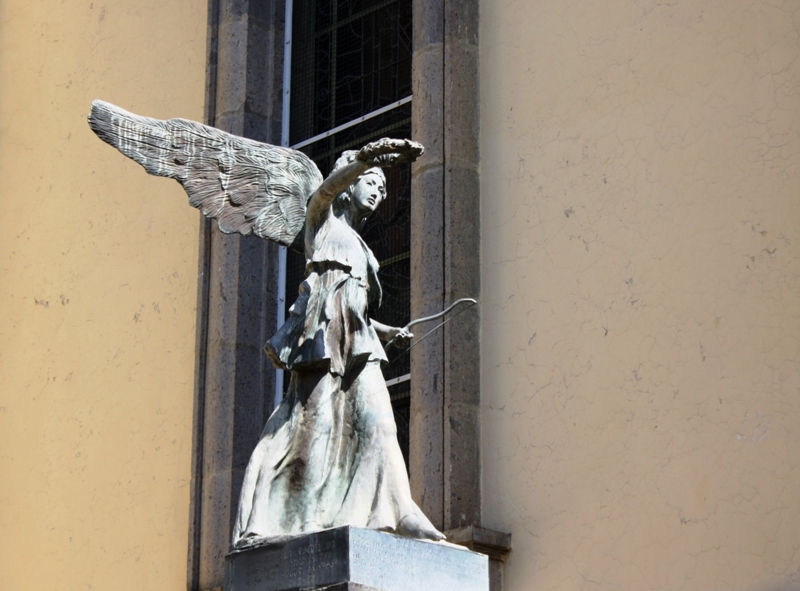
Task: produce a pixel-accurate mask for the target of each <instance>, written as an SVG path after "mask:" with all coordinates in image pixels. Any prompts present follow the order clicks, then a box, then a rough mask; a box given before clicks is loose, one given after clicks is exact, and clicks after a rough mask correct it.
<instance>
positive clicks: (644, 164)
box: [480, 0, 800, 591]
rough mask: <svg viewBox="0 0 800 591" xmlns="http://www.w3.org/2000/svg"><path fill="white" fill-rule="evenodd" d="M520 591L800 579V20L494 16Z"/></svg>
mask: <svg viewBox="0 0 800 591" xmlns="http://www.w3.org/2000/svg"><path fill="white" fill-rule="evenodd" d="M481 10H482V12H481V31H480V35H481V113H482V116H481V137H482V139H481V152H482V171H481V192H482V196H483V197H482V199H483V201H482V211H481V215H482V233H483V234H482V257H483V258H482V285H483V306H482V318H483V331H482V337H481V338H482V363H483V374H482V375H483V377H482V380H483V381H482V392H483V397H484V407H483V422H482V446H483V483H482V486H483V502H484V507H483V510H484V514H485V518H486V525H487V526H489V527H493V528H496V529H501V530H507V531H511V532H512V533H513V536H514V543H513V545H514V550H513V554H512V556H511V559H510V562H509V564H508V570H507V583H508V586H507V589H509V590H510V591H523V590H527V589H530V590H536V591H547V590H551V589H553V590H554V589H558V590H559V591H568V590H573V589H582V590H583V589H609V590H610V589H615V590H631V591H633V590H636V591H640V590H642V589H686V590H712V589H714V590H717V589H719V590H735V589H741V590H752V591H761V590H777V589H793V590H796V589H798V588H800V502H798V499H799V498H800V497H799V496H798V495H799V494H800V492H799V491H800V428H798V426H799V425H800V392H799V390H800V371H798V369H799V368H798V357H799V354H800V340H799V339H800V115H799V114H800V93H798V88H800V39H798V31H799V30H800V3H798V2H796V1H784V2H781V1H778V2H765V1H760V0H757V1H755V2H753V1H751V0H747V1H744V0H709V1H704V2H697V1H694V0H678V1H676V2H671V3H661V2H655V1H642V2H607V1H600V0H596V1H590V0H587V1H584V2H577V3H564V2H561V1H556V0H542V1H538V0H537V1H535V2H533V1H530V0H504V1H502V2H482V3H481Z"/></svg>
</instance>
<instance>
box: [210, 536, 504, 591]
mask: <svg viewBox="0 0 800 591" xmlns="http://www.w3.org/2000/svg"><path fill="white" fill-rule="evenodd" d="M225 566H226V572H225V590H226V591H311V590H315V591H316V590H319V591H321V590H325V591H434V590H440V589H441V590H449V589H453V590H457V591H488V589H489V565H488V558H487V557H486V556H484V555H483V554H478V553H476V552H471V551H469V550H467V549H461V548H458V547H453V546H451V545H446V544H437V543H431V542H423V541H420V540H412V539H410V538H404V537H401V536H395V535H392V534H387V533H384V532H379V531H374V530H370V529H362V528H358V527H338V528H336V529H328V530H324V531H321V532H315V533H312V534H304V535H300V536H293V537H287V538H279V539H276V540H267V541H266V542H265V543H264V544H261V545H258V546H254V547H250V548H246V549H243V550H235V551H233V552H231V553H230V554H229V555H228V556H227V558H226V565H225Z"/></svg>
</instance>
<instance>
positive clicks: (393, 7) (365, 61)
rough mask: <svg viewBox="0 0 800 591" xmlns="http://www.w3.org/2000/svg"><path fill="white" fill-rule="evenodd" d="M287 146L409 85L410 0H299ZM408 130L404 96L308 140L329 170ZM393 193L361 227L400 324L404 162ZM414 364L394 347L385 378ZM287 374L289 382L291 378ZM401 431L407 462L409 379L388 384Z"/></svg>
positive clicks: (295, 283) (389, 172) (292, 267)
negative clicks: (348, 155) (348, 154)
mask: <svg viewBox="0 0 800 591" xmlns="http://www.w3.org/2000/svg"><path fill="white" fill-rule="evenodd" d="M293 13H294V16H293V33H292V36H293V40H292V45H293V50H292V89H291V97H292V98H291V109H290V112H291V117H290V145H295V144H298V143H301V142H305V141H308V140H309V139H311V138H314V137H316V136H318V135H321V134H326V133H328V132H330V131H331V130H333V129H335V128H337V127H339V126H342V125H345V124H348V123H351V122H354V121H356V120H359V119H360V118H362V117H364V116H365V115H370V114H372V113H373V112H374V111H375V110H377V109H380V108H382V107H385V106H387V105H391V104H392V103H394V102H396V101H398V100H400V99H404V98H406V97H408V96H409V95H410V94H411V1H410V0H384V1H377V2H376V1H368V0H294V8H293ZM410 136H411V104H410V103H406V104H404V105H401V106H399V107H396V108H393V109H391V110H389V111H387V112H385V113H382V114H379V115H377V116H370V117H369V118H367V119H366V120H364V121H361V122H360V123H357V124H355V125H350V126H348V127H347V128H346V129H343V130H341V131H339V132H338V133H334V134H332V135H327V136H326V137H322V138H320V139H317V140H315V141H313V142H312V143H309V144H307V145H305V146H303V147H302V148H300V149H301V150H302V151H303V152H305V153H306V154H307V155H308V156H309V157H310V158H311V159H312V160H314V162H316V164H317V166H318V167H319V169H320V171H321V172H322V174H323V175H325V176H327V174H328V173H329V172H330V171H331V170H332V168H333V165H334V163H335V162H336V159H337V158H338V157H339V155H340V154H341V153H342V152H343V151H344V150H352V149H359V148H361V147H362V146H364V145H365V144H367V143H369V142H370V141H373V140H376V139H379V138H382V137H393V138H398V139H406V138H410ZM384 172H385V173H386V183H387V187H386V188H387V195H386V199H385V200H384V201H383V203H381V206H380V207H379V209H378V211H377V212H375V214H373V215H372V216H371V217H370V218H369V219H368V220H367V221H366V223H365V224H364V227H363V228H361V230H360V232H361V235H362V236H363V237H364V240H365V241H366V243H367V244H368V245H369V247H370V248H371V249H372V251H373V252H374V253H375V256H376V258H377V259H378V261H379V263H380V267H381V268H380V272H379V275H378V277H379V280H380V282H381V286H382V288H383V304H382V305H381V306H380V308H377V307H376V308H373V309H371V310H370V317H371V318H374V319H376V320H378V321H380V322H382V323H384V324H388V325H390V326H404V325H405V324H407V323H408V322H409V319H410V318H409V317H410V301H409V297H410V260H409V251H410V242H411V229H410V211H411V208H410V197H411V173H410V168H409V166H408V165H401V166H398V167H395V168H391V169H386V170H385V171H384ZM302 240H303V237H302V235H301V236H300V237H298V240H296V241H295V244H294V246H293V247H292V248H290V249H289V252H288V256H287V274H286V296H287V297H286V302H287V310H286V314H287V317H288V313H289V312H288V308H289V306H290V305H291V304H292V303H293V302H294V299H295V297H296V294H297V289H298V287H299V285H300V283H301V282H302V280H303V278H304V277H305V257H304V253H303V247H302V244H303V242H302ZM409 371H410V364H409V357H408V355H407V354H403V353H402V352H400V351H399V350H397V349H394V350H392V351H390V353H389V365H388V366H386V367H384V376H385V377H386V379H387V380H391V379H393V378H398V377H400V376H403V375H405V374H408V373H409ZM288 382H289V380H288V376H287V379H285V380H284V384H285V385H287V386H288ZM389 391H390V395H391V398H392V406H393V408H394V411H395V421H396V422H397V430H398V440H399V442H400V447H401V449H402V451H403V455H404V457H405V458H406V465H408V437H409V432H408V423H409V412H410V408H409V406H410V390H409V382H407V381H406V382H401V383H398V384H395V385H393V386H390V387H389Z"/></svg>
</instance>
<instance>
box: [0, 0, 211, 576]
mask: <svg viewBox="0 0 800 591" xmlns="http://www.w3.org/2000/svg"><path fill="white" fill-rule="evenodd" d="M205 45H206V5H205V2H192V1H188V0H173V1H170V2H163V1H162V2H156V1H152V0H137V1H136V2H127V1H122V0H114V1H94V2H90V1H87V0H76V1H72V0H71V1H69V2H40V1H34V2H31V1H30V0H3V1H2V2H0V202H1V203H2V207H1V208H0V211H2V213H1V214H0V311H2V314H0V506H1V507H2V509H0V587H2V588H3V589H9V590H16V589H25V590H31V589H42V590H50V589H70V590H72V589H98V590H99V589H103V590H108V589H114V590H124V589H136V590H142V589H158V590H160V591H163V590H168V589H175V590H183V589H185V586H186V561H187V539H188V519H189V515H188V503H189V478H190V454H191V421H192V392H193V372H194V347H195V309H196V289H197V287H196V286H197V255H198V215H199V214H198V213H197V212H196V211H194V210H192V209H191V208H189V207H188V206H187V204H186V197H185V194H184V193H183V192H182V190H181V189H180V186H179V185H178V184H177V183H174V182H173V181H170V180H166V179H156V178H153V177H148V176H147V175H146V174H145V172H144V170H143V169H142V168H140V167H139V166H138V165H136V164H135V163H133V162H132V161H129V160H127V159H126V158H125V157H123V156H122V155H120V154H119V153H118V152H116V151H115V150H113V149H112V148H111V147H109V146H107V145H106V144H104V143H102V142H101V141H100V140H99V139H97V138H96V137H95V136H94V135H93V134H92V133H91V131H90V129H89V127H88V125H87V124H86V114H87V113H88V111H89V106H90V103H91V100H92V99H94V98H102V99H105V100H108V101H110V102H113V103H116V104H119V105H121V106H124V107H125V108H127V109H129V110H131V111H134V112H138V113H142V114H146V115H150V116H154V117H160V118H167V117H172V116H183V117H187V118H194V119H202V116H203V96H204V90H203V89H204V69H205Z"/></svg>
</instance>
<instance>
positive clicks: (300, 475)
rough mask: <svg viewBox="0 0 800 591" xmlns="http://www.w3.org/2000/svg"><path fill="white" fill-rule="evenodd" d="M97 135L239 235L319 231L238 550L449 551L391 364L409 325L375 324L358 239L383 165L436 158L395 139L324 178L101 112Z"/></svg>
mask: <svg viewBox="0 0 800 591" xmlns="http://www.w3.org/2000/svg"><path fill="white" fill-rule="evenodd" d="M89 125H90V126H91V128H92V129H93V130H94V132H95V133H96V134H97V135H98V136H99V137H100V138H101V139H102V140H103V141H105V142H107V143H109V144H111V145H112V146H114V147H115V148H117V149H118V150H120V151H121V152H122V153H123V154H125V155H126V156H128V157H130V158H132V159H133V160H135V161H136V162H138V163H139V164H141V165H142V166H144V168H145V170H147V172H149V173H150V174H153V175H158V176H164V177H169V178H173V179H175V180H177V181H178V182H179V183H180V184H181V185H183V188H184V189H185V190H186V192H187V193H188V194H189V203H190V204H191V205H192V206H193V207H196V208H198V209H199V210H200V211H202V212H203V214H204V215H205V216H207V217H209V218H213V219H216V220H217V223H218V224H219V228H220V230H222V231H223V232H225V233H232V232H239V233H240V234H245V235H247V234H251V233H252V234H255V235H256V236H259V237H261V238H266V239H268V240H273V241H275V242H278V243H280V244H283V245H287V246H288V245H290V244H291V243H292V242H293V241H294V239H295V238H296V237H297V236H298V234H299V233H300V231H301V230H302V229H305V257H306V277H305V281H303V283H302V284H301V286H300V290H299V295H298V298H297V300H296V301H295V303H294V305H293V306H292V307H291V309H290V317H289V319H288V320H287V321H286V323H285V324H284V325H283V326H282V327H281V328H280V329H279V330H278V332H277V334H276V335H275V336H274V337H272V339H270V341H269V342H268V343H267V345H266V347H265V349H266V352H267V355H268V356H269V358H270V359H271V360H272V363H273V364H274V365H275V366H276V367H278V368H281V369H287V370H290V371H291V376H292V377H291V381H290V383H289V390H288V393H287V395H286V396H285V397H284V399H283V401H282V402H281V403H280V404H279V405H278V407H277V408H276V409H275V412H274V413H273V414H272V416H271V417H270V418H269V420H268V421H267V424H266V427H265V428H264V431H263V433H262V436H261V440H260V441H259V443H258V445H257V446H256V448H255V451H253V455H252V456H251V458H250V463H249V465H248V467H247V471H246V473H245V478H244V483H243V486H242V493H241V497H240V500H239V511H238V517H237V519H236V525H235V529H234V533H233V546H234V547H244V546H248V545H251V544H253V543H256V542H258V541H259V540H262V539H264V538H270V537H274V536H279V535H286V534H298V533H303V532H312V531H318V530H321V529H325V528H329V527H337V526H341V525H354V526H359V527H367V528H372V529H380V530H386V531H391V532H394V533H398V534H401V535H406V536H410V537H414V538H421V539H429V540H441V539H443V538H444V536H443V535H442V534H441V533H440V532H438V531H437V530H436V528H434V527H433V525H432V524H431V522H430V521H429V520H428V519H427V518H426V517H425V515H424V514H423V513H422V511H421V510H420V508H419V507H418V506H417V505H416V503H414V501H413V500H412V498H411V491H410V489H409V485H408V477H407V476H406V470H405V464H404V461H403V456H402V454H401V452H400V447H399V445H398V443H397V429H396V426H395V422H394V415H393V414H392V407H391V404H390V401H389V393H388V391H387V389H386V382H385V381H384V379H383V374H382V373H381V364H382V363H385V362H386V361H387V359H386V355H385V354H384V350H383V348H382V346H381V343H380V340H384V341H391V340H393V339H400V340H401V341H402V340H407V339H409V338H410V337H411V336H413V335H411V333H409V332H408V330H407V329H405V328H396V327H390V326H386V325H383V324H381V323H379V322H376V321H375V320H372V319H371V318H369V317H368V316H367V308H368V305H369V304H370V303H371V302H377V303H380V299H381V287H380V283H379V282H378V261H377V260H376V259H375V256H374V255H373V254H372V251H371V250H370V249H369V247H368V246H367V245H366V243H365V242H364V240H363V239H362V238H361V236H359V234H358V233H357V231H356V229H357V228H359V226H360V225H361V222H362V221H363V220H364V219H366V218H367V217H368V216H369V215H370V214H372V213H373V212H374V211H375V209H376V208H377V207H378V206H379V205H380V203H381V201H382V200H383V198H384V196H385V195H386V178H385V176H384V174H383V171H382V170H381V168H383V167H388V166H392V165H394V164H397V163H400V162H413V161H414V160H415V159H416V158H417V157H418V156H419V155H420V154H422V151H423V147H422V146H421V145H420V144H418V143H415V142H412V141H408V140H391V139H382V140H379V141H377V142H373V143H370V144H368V145H366V146H364V147H363V148H361V149H360V150H358V151H346V152H344V153H343V154H342V155H341V157H340V158H339V159H338V160H337V161H336V164H335V166H334V170H333V172H331V174H330V175H329V176H328V178H326V179H323V178H322V174H320V171H319V170H318V169H317V167H316V165H315V164H314V162H312V161H311V160H310V159H309V158H308V157H307V156H306V155H305V154H303V153H301V152H298V151H296V150H291V149H288V148H280V147H277V146H271V145H269V144H264V143H260V142H256V141H253V140H249V139H245V138H241V137H237V136H234V135H231V134H228V133H225V132H223V131H220V130H218V129H214V128H213V127H208V126H206V125H202V124H200V123H195V122H193V121H186V120H184V119H170V120H169V121H160V120H157V119H150V118H146V117H140V116H137V115H134V114H132V113H128V112H127V111H124V110H122V109H120V108H118V107H115V106H114V105H111V104H109V103H105V102H102V101H94V102H93V103H92V112H91V114H90V115H89Z"/></svg>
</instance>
